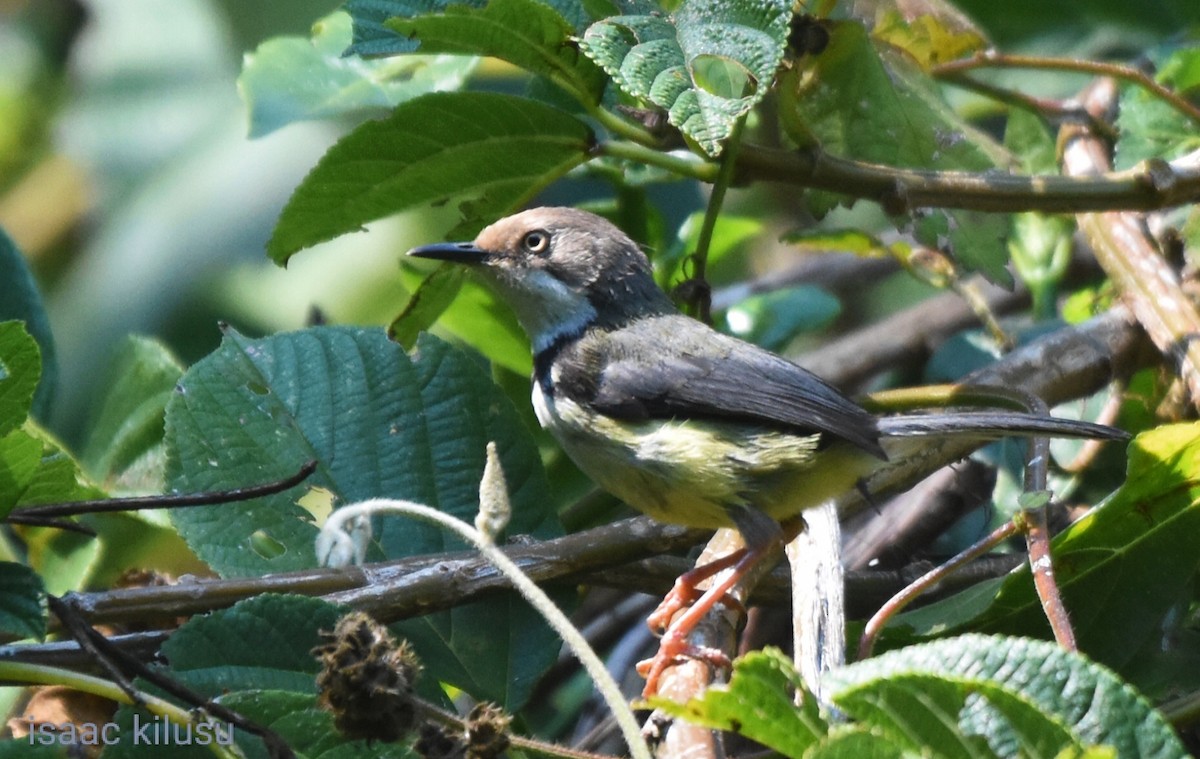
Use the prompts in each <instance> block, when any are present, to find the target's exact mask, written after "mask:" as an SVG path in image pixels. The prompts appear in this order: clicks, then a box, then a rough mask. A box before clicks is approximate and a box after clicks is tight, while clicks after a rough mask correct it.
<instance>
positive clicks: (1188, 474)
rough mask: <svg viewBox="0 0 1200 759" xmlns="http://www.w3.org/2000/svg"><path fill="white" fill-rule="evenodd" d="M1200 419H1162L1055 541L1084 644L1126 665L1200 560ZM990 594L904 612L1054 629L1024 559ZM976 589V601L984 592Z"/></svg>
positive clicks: (925, 619)
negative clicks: (1121, 478)
mask: <svg viewBox="0 0 1200 759" xmlns="http://www.w3.org/2000/svg"><path fill="white" fill-rule="evenodd" d="M1197 534H1200V424H1196V423H1193V424H1181V425H1173V426H1166V427H1160V428H1158V429H1155V430H1152V431H1150V432H1146V433H1143V434H1142V435H1139V436H1138V437H1137V438H1136V439H1135V440H1134V441H1133V444H1132V445H1131V446H1130V448H1129V474H1128V477H1127V479H1126V482H1125V484H1124V485H1122V486H1121V488H1120V489H1119V490H1118V491H1117V492H1116V493H1114V494H1113V495H1112V497H1111V498H1109V499H1108V500H1107V501H1106V502H1105V503H1103V504H1102V505H1101V506H1099V507H1098V508H1096V509H1095V510H1094V511H1093V512H1092V513H1091V514H1089V515H1088V516H1087V517H1085V518H1083V519H1081V520H1079V521H1078V522H1076V523H1075V524H1073V525H1072V526H1071V527H1069V528H1068V529H1067V530H1065V531H1064V532H1063V533H1062V534H1061V535H1059V536H1058V537H1056V538H1055V540H1054V542H1053V544H1052V555H1053V557H1054V573H1055V579H1056V580H1057V582H1058V585H1059V588H1060V589H1061V590H1062V594H1063V600H1064V603H1065V604H1066V607H1067V610H1068V611H1069V612H1070V615H1071V622H1072V624H1073V626H1074V629H1075V634H1076V638H1077V640H1078V643H1079V647H1080V650H1081V651H1083V652H1084V653H1086V654H1087V655H1088V656H1090V657H1092V658H1094V659H1096V660H1098V661H1101V662H1103V663H1105V664H1106V665H1108V666H1110V667H1113V668H1115V669H1118V670H1120V669H1121V668H1122V667H1123V666H1124V665H1125V664H1126V663H1127V662H1128V661H1129V660H1130V659H1131V657H1133V656H1134V655H1135V654H1136V653H1137V652H1138V651H1139V650H1140V649H1141V648H1142V647H1143V646H1144V645H1145V644H1146V643H1147V642H1148V641H1149V640H1150V639H1151V638H1152V636H1155V635H1158V634H1160V632H1159V631H1160V625H1161V624H1162V620H1163V618H1164V616H1165V615H1167V614H1168V613H1170V610H1171V609H1172V608H1173V607H1174V606H1175V605H1176V604H1177V603H1178V602H1179V601H1180V600H1181V599H1182V598H1183V597H1184V594H1185V592H1186V590H1187V588H1188V587H1189V586H1190V583H1191V580H1192V577H1193V576H1194V574H1195V572H1196V570H1197V569H1198V568H1200V554H1197V552H1196V547H1195V536H1196V535H1197ZM989 595H990V596H991V602H990V603H988V604H987V605H986V606H985V607H984V608H983V609H982V611H981V610H980V608H979V604H978V603H976V604H972V605H971V606H970V607H959V606H956V603H957V602H956V600H955V598H953V597H952V598H950V599H946V600H945V601H942V602H939V603H937V604H932V605H930V606H928V607H925V608H923V609H920V610H917V611H914V612H911V614H905V615H901V617H900V620H898V621H901V620H902V621H905V622H910V623H913V624H916V625H917V626H918V627H925V628H927V627H928V626H929V625H930V624H933V625H936V627H938V628H940V629H941V630H942V632H943V633H944V632H945V631H946V630H947V628H948V629H949V630H950V631H954V630H965V629H967V628H968V627H969V628H970V629H972V630H977V631H983V632H991V633H1003V634H1010V635H1034V636H1044V637H1049V635H1050V630H1049V626H1048V624H1047V623H1046V620H1045V615H1044V613H1043V612H1042V608H1041V604H1040V602H1039V600H1038V597H1037V594H1036V592H1035V591H1034V587H1033V581H1032V579H1031V578H1030V576H1029V570H1028V567H1023V568H1021V569H1020V570H1018V571H1017V572H1014V573H1013V574H1011V575H1008V576H1007V577H1005V578H1004V579H1002V580H998V581H996V582H995V583H993V584H992V585H991V586H990V593H989ZM982 600H984V599H982V598H978V597H977V598H976V601H982Z"/></svg>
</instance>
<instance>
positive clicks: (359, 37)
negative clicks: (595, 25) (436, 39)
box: [343, 0, 591, 56]
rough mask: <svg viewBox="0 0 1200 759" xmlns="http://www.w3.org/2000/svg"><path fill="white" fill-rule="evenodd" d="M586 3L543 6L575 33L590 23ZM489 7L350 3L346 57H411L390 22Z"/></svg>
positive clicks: (482, 0)
mask: <svg viewBox="0 0 1200 759" xmlns="http://www.w3.org/2000/svg"><path fill="white" fill-rule="evenodd" d="M585 3H586V0H546V2H544V3H542V4H543V5H545V6H547V7H549V8H552V9H554V10H555V11H557V12H558V13H559V15H561V16H562V17H563V18H565V19H566V20H567V22H568V23H570V25H571V27H572V28H573V29H582V28H583V26H584V25H585V24H587V23H588V22H589V21H590V20H591V19H590V17H589V14H588V12H587V10H586V9H585ZM486 4H487V0H349V1H348V2H347V3H346V4H345V6H343V7H344V8H345V10H346V11H347V12H348V13H349V14H350V16H351V18H352V19H353V20H354V42H353V44H352V45H350V47H349V48H347V49H346V53H347V54H355V55H361V56H381V55H398V54H401V53H411V52H412V51H414V50H416V49H417V43H416V42H415V41H413V40H410V39H408V38H407V37H405V36H403V35H400V34H397V33H396V32H395V31H393V30H392V29H389V28H388V23H387V22H388V21H389V20H390V19H397V18H402V19H403V18H416V17H418V16H424V15H428V14H433V13H442V12H444V11H446V10H447V9H448V8H450V7H451V6H460V7H463V8H477V9H478V8H482V7H483V6H484V5H486Z"/></svg>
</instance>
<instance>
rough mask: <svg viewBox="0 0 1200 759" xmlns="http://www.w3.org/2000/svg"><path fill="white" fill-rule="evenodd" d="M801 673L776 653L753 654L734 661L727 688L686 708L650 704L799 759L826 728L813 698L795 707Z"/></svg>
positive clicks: (664, 701)
mask: <svg viewBox="0 0 1200 759" xmlns="http://www.w3.org/2000/svg"><path fill="white" fill-rule="evenodd" d="M801 689H803V685H802V684H801V681H800V675H799V674H798V673H797V672H796V669H795V667H794V666H793V665H792V662H791V661H790V660H789V659H788V658H787V657H786V656H784V655H783V653H782V652H781V651H779V649H776V648H767V649H764V650H762V651H754V652H752V653H749V654H746V655H745V656H743V657H741V658H740V659H738V660H737V662H736V664H735V665H734V669H733V675H732V676H731V677H730V680H729V684H728V685H724V686H718V687H712V688H709V689H708V690H706V691H705V692H704V694H703V695H702V696H700V697H699V698H693V699H691V700H690V701H688V702H687V703H686V704H678V703H675V702H673V701H669V700H667V699H661V698H660V699H655V700H654V702H653V703H654V706H655V707H656V708H659V709H662V710H664V711H666V712H667V713H669V714H672V715H674V716H676V717H681V718H683V719H686V720H687V721H688V722H691V723H692V724H695V725H701V726H703V727H711V728H714V729H716V730H728V731H732V732H736V733H738V734H739V735H744V736H746V737H747V738H749V739H751V740H753V741H756V742H758V743H761V744H762V745H764V746H766V747H767V748H770V749H773V750H775V751H778V752H779V753H781V754H783V755H784V756H792V757H799V756H801V755H804V752H805V751H808V750H810V749H811V748H812V747H813V746H815V745H816V744H817V743H819V742H820V741H821V739H822V738H823V737H824V736H825V734H826V733H827V732H828V731H829V725H828V724H827V723H826V722H825V720H824V719H822V718H821V716H820V714H818V713H817V707H816V700H815V699H813V698H812V697H811V696H810V697H808V698H805V700H804V706H803V707H801V708H797V707H796V706H795V703H794V702H793V693H794V692H795V691H797V690H801Z"/></svg>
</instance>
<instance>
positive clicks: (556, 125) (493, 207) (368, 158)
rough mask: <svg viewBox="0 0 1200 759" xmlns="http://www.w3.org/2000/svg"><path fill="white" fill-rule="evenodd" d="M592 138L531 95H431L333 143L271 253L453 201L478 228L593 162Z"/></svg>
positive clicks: (277, 256) (283, 253)
mask: <svg viewBox="0 0 1200 759" xmlns="http://www.w3.org/2000/svg"><path fill="white" fill-rule="evenodd" d="M592 141H593V136H592V132H591V129H589V128H588V126H587V125H586V124H584V123H583V122H582V121H579V120H578V119H576V118H575V117H573V116H570V115H569V114H566V113H564V112H562V111H559V110H557V109H554V108H551V107H549V106H546V105H542V104H541V103H536V102H534V101H531V100H526V99H524V98H518V97H513V96H510V95H498V94H493V93H482V92H470V93H468V92H460V93H433V94H429V95H423V96H421V97H419V98H416V99H414V100H410V101H408V102H406V103H401V104H400V105H399V106H398V107H397V108H396V110H395V111H394V112H393V113H392V115H391V116H390V117H389V118H387V119H383V120H381V121H371V122H367V123H365V124H363V125H361V126H360V127H358V128H357V129H355V130H354V131H353V132H351V133H350V134H349V135H347V136H346V137H344V138H342V140H340V141H339V142H338V143H337V144H336V145H334V146H333V147H332V148H330V150H329V152H328V153H326V154H325V156H324V157H323V158H322V159H321V161H320V162H319V163H318V164H317V166H316V167H315V168H314V169H313V170H312V171H311V172H310V173H309V175H308V176H307V177H305V178H304V181H303V182H301V183H300V186H299V187H297V188H296V191H295V193H293V195H292V197H291V199H290V200H289V201H288V203H287V206H286V207H285V208H284V209H283V213H282V215H281V216H280V218H279V223H278V224H277V225H276V227H275V232H274V234H273V235H272V237H271V240H270V242H269V243H268V244H267V251H268V252H269V253H270V255H271V257H272V258H273V259H274V260H275V261H276V262H279V263H283V262H285V261H287V259H288V258H289V257H290V256H291V255H292V254H293V253H295V252H296V251H298V250H300V249H301V248H305V247H308V246H310V245H315V244H316V243H318V242H322V241H324V240H329V239H332V238H333V237H336V236H337V235H340V234H344V233H346V232H352V231H356V230H359V229H361V228H362V225H363V224H366V223H367V222H369V221H374V220H376V219H381V218H383V217H385V216H388V215H390V214H394V213H397V212H399V211H402V210H405V209H407V208H412V207H414V206H418V205H422V204H429V203H438V202H446V201H455V202H457V203H458V204H459V206H460V208H462V209H463V211H464V215H465V216H466V217H467V219H468V221H469V222H470V223H471V224H473V225H475V226H474V228H475V229H478V228H479V226H480V225H481V221H480V220H486V219H490V218H495V217H498V216H500V215H502V214H503V213H504V212H506V211H509V210H512V209H514V208H516V207H518V206H520V205H521V204H522V203H523V202H524V201H525V200H526V199H528V198H529V197H531V196H532V195H533V194H534V193H535V192H537V191H538V190H539V189H541V188H542V187H544V186H545V185H547V184H549V183H550V182H551V181H553V180H554V179H556V178H558V177H560V176H562V175H563V174H565V173H566V172H567V171H569V170H570V169H571V168H572V167H574V166H577V165H579V164H581V163H583V162H584V161H585V160H587V158H588V155H589V150H590V146H591V144H592Z"/></svg>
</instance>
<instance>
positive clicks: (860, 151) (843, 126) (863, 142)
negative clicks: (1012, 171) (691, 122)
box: [780, 22, 1011, 282]
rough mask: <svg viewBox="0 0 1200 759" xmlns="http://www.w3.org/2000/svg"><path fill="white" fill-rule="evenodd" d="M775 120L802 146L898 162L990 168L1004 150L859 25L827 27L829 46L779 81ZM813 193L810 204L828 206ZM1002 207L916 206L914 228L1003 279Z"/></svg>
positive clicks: (1004, 158)
mask: <svg viewBox="0 0 1200 759" xmlns="http://www.w3.org/2000/svg"><path fill="white" fill-rule="evenodd" d="M780 87H781V94H782V98H781V100H782V102H781V105H780V108H781V119H782V122H783V125H784V127H785V129H787V131H788V133H789V135H790V136H791V137H792V139H794V140H795V141H796V142H798V143H799V144H802V145H809V144H813V143H816V144H819V145H820V147H821V148H822V149H823V150H825V151H827V152H829V153H831V154H833V155H836V156H840V157H843V158H848V159H853V160H856V161H863V162H867V163H875V164H881V165H884V166H893V167H897V168H913V169H940V170H967V171H988V170H995V169H997V168H1002V167H1005V168H1006V167H1007V166H1008V164H1009V163H1010V161H1011V158H1010V156H1008V154H1007V153H1006V152H1005V151H1004V150H1003V148H1001V147H1000V146H998V145H997V144H995V143H994V142H993V141H992V140H991V139H990V138H988V137H987V136H986V135H984V134H982V133H981V132H979V131H978V130H976V129H974V128H972V127H971V126H970V125H968V124H967V123H966V122H965V121H963V120H962V119H961V118H960V117H959V116H958V115H957V114H955V113H954V111H953V110H952V109H951V108H950V107H949V106H948V105H947V104H946V103H945V101H944V100H943V99H942V98H941V95H940V93H939V92H938V90H937V87H936V84H935V83H934V82H933V81H932V80H930V79H929V77H928V76H927V75H926V74H925V73H924V72H922V71H921V70H920V68H919V67H918V66H917V65H916V64H915V63H914V62H913V61H911V60H910V59H908V58H907V57H905V56H904V55H902V54H899V53H896V52H895V51H890V50H879V49H877V48H876V46H875V45H874V44H873V42H872V41H871V39H870V38H869V37H868V35H867V32H866V30H865V29H864V28H863V26H862V25H861V24H858V23H855V22H843V23H839V24H835V25H831V33H830V40H829V45H828V47H826V49H825V50H824V51H823V52H822V53H821V54H820V55H816V56H805V57H804V58H803V59H801V62H800V63H799V64H798V65H797V66H796V68H795V69H793V70H792V71H791V72H789V73H788V74H787V75H786V76H785V77H783V79H782V82H781V85H780ZM828 202H829V201H828V199H827V198H824V197H823V196H822V197H820V198H819V201H818V205H819V207H818V208H817V209H816V210H818V211H823V210H825V209H827V208H828ZM1008 226H1009V220H1008V217H1006V216H1004V215H1002V214H985V213H980V212H974V211H958V210H956V211H944V210H940V209H918V210H917V212H916V213H915V214H914V224H913V233H914V234H915V236H916V237H917V239H918V240H919V241H921V242H923V243H925V244H926V245H929V246H931V247H935V248H938V249H941V250H945V251H947V252H950V253H952V254H953V255H954V256H955V257H956V258H957V259H958V260H959V261H961V262H962V263H963V264H965V265H966V266H967V267H968V268H970V269H978V270H979V271H981V272H983V273H984V274H986V275H987V276H988V277H989V278H990V279H993V280H995V281H998V282H1009V281H1011V277H1010V275H1009V274H1008V271H1007V270H1006V269H1005V268H1004V264H1005V262H1006V260H1007V252H1006V250H1005V247H1004V244H1003V243H1004V238H1005V237H1006V235H1007V232H1008Z"/></svg>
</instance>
